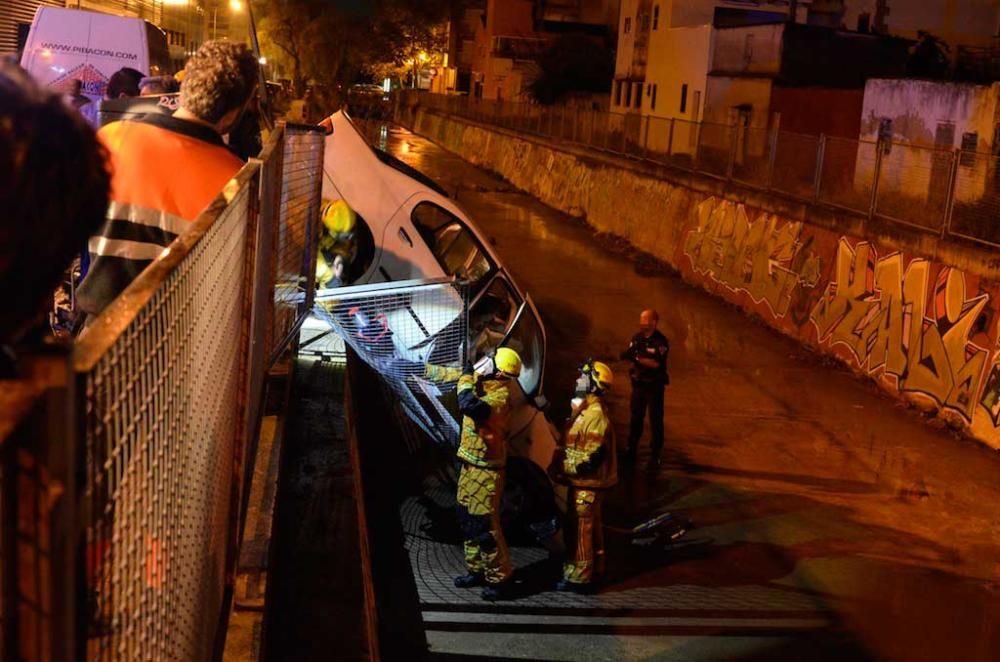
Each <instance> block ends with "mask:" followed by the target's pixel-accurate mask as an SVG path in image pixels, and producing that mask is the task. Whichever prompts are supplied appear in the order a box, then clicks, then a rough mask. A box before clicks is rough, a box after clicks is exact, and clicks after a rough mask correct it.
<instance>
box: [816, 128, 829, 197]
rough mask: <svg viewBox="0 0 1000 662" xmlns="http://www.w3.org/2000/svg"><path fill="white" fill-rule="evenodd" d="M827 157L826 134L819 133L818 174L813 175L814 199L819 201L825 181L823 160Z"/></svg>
mask: <svg viewBox="0 0 1000 662" xmlns="http://www.w3.org/2000/svg"><path fill="white" fill-rule="evenodd" d="M825 158H826V134H825V133H821V134H819V146H818V147H817V148H816V174H815V175H814V177H813V199H814V200H815V201H816V202H819V190H820V185H821V183H822V181H823V160H824V159H825Z"/></svg>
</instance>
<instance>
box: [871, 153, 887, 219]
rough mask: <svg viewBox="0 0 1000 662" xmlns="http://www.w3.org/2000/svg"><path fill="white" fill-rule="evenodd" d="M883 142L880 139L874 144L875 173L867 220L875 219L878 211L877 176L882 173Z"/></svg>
mask: <svg viewBox="0 0 1000 662" xmlns="http://www.w3.org/2000/svg"><path fill="white" fill-rule="evenodd" d="M883 144H884V141H883V139H882V138H879V140H878V141H877V142H876V143H875V172H874V177H875V179H874V181H872V199H871V201H870V202H869V204H868V220H869V221H870V220H872V219H873V218H875V212H876V211H877V209H878V180H879V175H880V174H881V172H882V145H883Z"/></svg>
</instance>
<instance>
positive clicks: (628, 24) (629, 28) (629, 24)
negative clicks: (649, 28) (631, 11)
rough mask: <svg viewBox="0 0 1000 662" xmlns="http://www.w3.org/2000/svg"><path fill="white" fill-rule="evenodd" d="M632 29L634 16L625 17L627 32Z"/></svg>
mask: <svg viewBox="0 0 1000 662" xmlns="http://www.w3.org/2000/svg"><path fill="white" fill-rule="evenodd" d="M631 31H632V17H631V16H626V17H625V34H628V33H629V32H631Z"/></svg>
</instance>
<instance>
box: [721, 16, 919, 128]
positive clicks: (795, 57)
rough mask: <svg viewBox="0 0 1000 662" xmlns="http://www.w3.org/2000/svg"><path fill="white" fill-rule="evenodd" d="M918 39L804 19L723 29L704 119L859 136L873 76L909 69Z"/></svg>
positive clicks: (890, 74)
mask: <svg viewBox="0 0 1000 662" xmlns="http://www.w3.org/2000/svg"><path fill="white" fill-rule="evenodd" d="M910 43H911V42H909V41H907V40H903V39H896V38H891V37H883V36H880V35H871V34H859V33H856V32H846V31H843V30H833V29H831V28H827V27H820V26H813V25H803V24H798V23H785V22H782V23H771V24H764V25H754V26H744V27H734V28H718V29H716V30H715V36H714V39H713V42H712V58H711V60H712V62H711V71H710V73H709V76H708V87H707V92H706V96H705V109H704V113H703V119H704V121H706V122H712V123H718V124H738V125H739V126H741V127H750V128H758V129H763V128H770V129H775V128H778V129H781V130H783V131H789V132H795V133H804V134H811V135H819V134H826V135H829V136H842V137H850V138H853V137H855V136H857V135H858V130H859V128H860V121H861V109H862V102H863V99H864V87H865V81H867V80H868V79H869V78H874V77H885V76H902V75H905V72H906V61H907V58H908V52H909V48H910Z"/></svg>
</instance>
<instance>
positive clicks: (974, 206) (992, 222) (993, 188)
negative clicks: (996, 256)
mask: <svg viewBox="0 0 1000 662" xmlns="http://www.w3.org/2000/svg"><path fill="white" fill-rule="evenodd" d="M998 159H1000V157H997V156H996V155H993V154H980V153H975V152H962V155H961V157H960V159H959V162H958V172H957V173H956V175H955V202H954V209H953V211H952V218H951V230H952V232H954V233H956V234H961V235H963V236H965V237H970V238H972V239H977V240H979V241H985V242H989V243H993V244H1000V169H998V167H997V166H998V165H1000V162H998Z"/></svg>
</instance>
